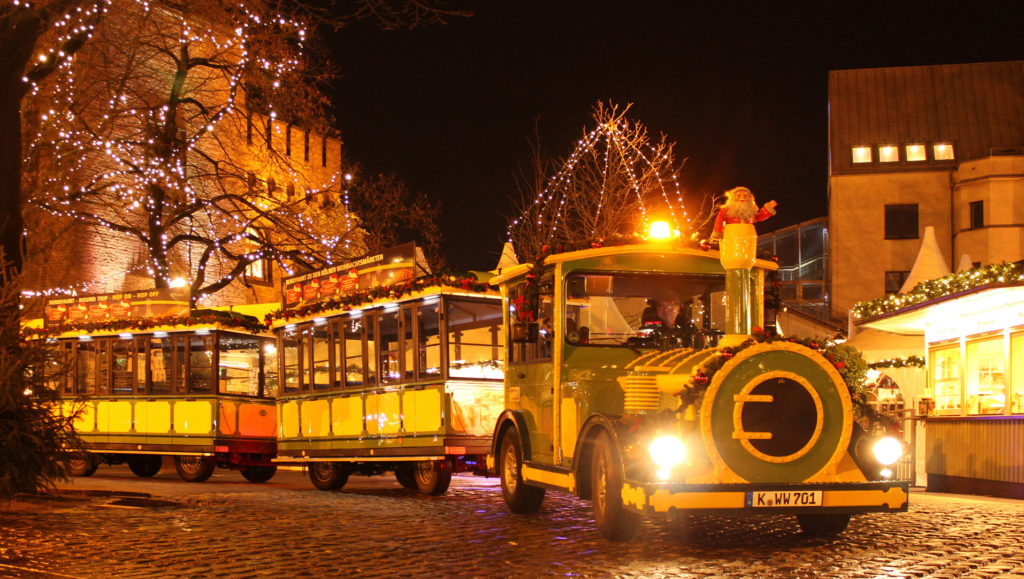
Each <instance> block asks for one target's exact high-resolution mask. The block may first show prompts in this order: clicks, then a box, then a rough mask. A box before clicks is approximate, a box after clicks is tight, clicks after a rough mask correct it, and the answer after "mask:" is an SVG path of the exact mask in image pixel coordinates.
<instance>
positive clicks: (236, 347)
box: [217, 334, 276, 396]
mask: <svg viewBox="0 0 1024 579" xmlns="http://www.w3.org/2000/svg"><path fill="white" fill-rule="evenodd" d="M260 345H261V340H260V339H259V338H256V337H253V336H239V335H235V334H221V336H220V339H219V340H218V341H217V382H218V392H220V393H221V394H235V395H239V396H259V393H260ZM267 367H268V368H271V367H272V366H270V365H269V364H268V366H267ZM275 374H276V372H275Z"/></svg>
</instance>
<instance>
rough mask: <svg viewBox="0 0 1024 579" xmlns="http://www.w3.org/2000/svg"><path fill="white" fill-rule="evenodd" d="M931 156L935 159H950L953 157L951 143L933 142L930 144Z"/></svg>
mask: <svg viewBox="0 0 1024 579" xmlns="http://www.w3.org/2000/svg"><path fill="white" fill-rule="evenodd" d="M932 157H934V158H935V160H936V161H952V160H953V159H954V158H955V155H954V154H953V145H951V144H950V143H935V145H933V146H932Z"/></svg>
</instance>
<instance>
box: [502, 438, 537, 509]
mask: <svg viewBox="0 0 1024 579" xmlns="http://www.w3.org/2000/svg"><path fill="white" fill-rule="evenodd" d="M498 461H499V462H498V476H500V477H501V495H502V496H503V497H505V504H507V505H508V508H509V510H510V511H512V512H513V513H536V512H537V511H539V510H540V505H541V503H542V502H544V493H545V490H544V489H542V488H540V487H535V486H530V485H528V484H526V483H525V482H523V450H522V443H521V442H519V435H518V434H516V433H515V431H514V430H510V431H508V433H506V434H505V436H503V437H502V439H501V451H500V452H499V453H498Z"/></svg>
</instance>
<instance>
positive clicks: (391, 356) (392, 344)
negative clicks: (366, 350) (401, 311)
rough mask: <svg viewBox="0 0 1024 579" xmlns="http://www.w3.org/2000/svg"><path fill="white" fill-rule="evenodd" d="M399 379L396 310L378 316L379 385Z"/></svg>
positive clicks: (399, 361)
mask: <svg viewBox="0 0 1024 579" xmlns="http://www.w3.org/2000/svg"><path fill="white" fill-rule="evenodd" d="M401 379H402V367H401V349H400V345H399V336H398V310H392V311H384V312H381V314H380V383H381V384H394V383H396V382H399V381H401Z"/></svg>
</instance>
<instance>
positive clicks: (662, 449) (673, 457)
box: [649, 436, 686, 468]
mask: <svg viewBox="0 0 1024 579" xmlns="http://www.w3.org/2000/svg"><path fill="white" fill-rule="evenodd" d="M649 449H650V452H651V460H653V461H654V464H656V465H658V466H659V467H661V468H671V467H673V466H675V465H677V464H679V463H681V462H683V461H684V460H686V446H685V445H683V443H682V441H680V440H679V439H678V438H676V437H674V436H659V437H658V438H655V439H654V441H653V442H651V446H650V447H649Z"/></svg>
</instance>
